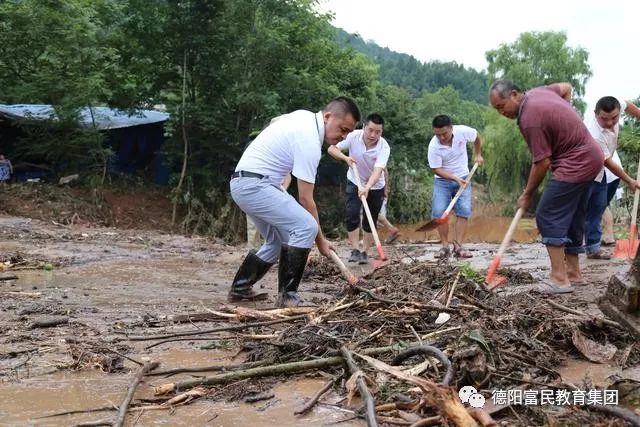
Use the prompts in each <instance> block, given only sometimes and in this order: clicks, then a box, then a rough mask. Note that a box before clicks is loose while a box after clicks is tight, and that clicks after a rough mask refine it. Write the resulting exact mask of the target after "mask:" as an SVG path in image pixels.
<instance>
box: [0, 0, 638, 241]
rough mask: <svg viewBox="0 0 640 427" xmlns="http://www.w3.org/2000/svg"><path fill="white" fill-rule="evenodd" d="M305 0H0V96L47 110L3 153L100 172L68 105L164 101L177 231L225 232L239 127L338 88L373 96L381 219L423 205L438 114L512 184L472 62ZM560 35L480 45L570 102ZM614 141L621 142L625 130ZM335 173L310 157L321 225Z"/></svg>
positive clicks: (499, 181)
mask: <svg viewBox="0 0 640 427" xmlns="http://www.w3.org/2000/svg"><path fill="white" fill-rule="evenodd" d="M314 5H315V1H314V0H246V1H242V2H240V1H233V0H210V1H205V2H203V1H196V0H185V1H180V2H174V1H168V0H152V1H143V0H124V1H115V0H68V1H61V0H23V1H4V2H0V85H1V87H2V88H3V90H2V91H1V92H0V102H2V103H47V104H52V105H53V106H54V108H55V111H56V115H57V117H58V119H59V121H57V122H55V123H53V122H51V123H44V124H43V126H41V127H38V128H35V127H29V129H28V131H27V132H26V134H27V137H26V138H25V140H24V141H21V143H20V144H19V147H17V148H16V150H17V151H16V153H13V154H15V155H14V156H13V157H14V158H15V157H16V156H17V157H19V158H21V159H22V160H26V161H28V160H30V159H32V160H34V161H35V160H36V159H39V160H40V161H42V160H44V161H46V162H50V163H51V164H53V165H55V166H56V167H58V168H60V170H64V169H65V168H67V169H68V170H73V169H74V168H76V169H77V168H81V169H82V170H88V171H90V173H91V175H92V176H93V181H95V182H101V181H102V179H104V176H103V174H104V170H105V169H104V166H105V164H106V163H107V162H108V160H109V158H110V156H111V155H112V153H111V152H110V151H109V150H108V149H106V148H104V146H103V144H102V139H101V135H100V133H99V132H98V131H96V130H95V129H93V130H90V131H80V130H78V127H77V125H76V123H77V115H78V111H79V110H80V109H81V108H84V107H93V106H102V105H108V106H112V107H122V108H126V109H131V110H133V109H136V108H140V107H145V108H148V107H151V106H153V105H156V104H164V105H165V106H166V108H167V110H168V111H169V112H170V114H171V117H172V119H171V121H170V122H169V123H168V124H167V126H166V130H167V137H168V142H167V145H166V155H167V157H168V159H169V161H170V167H171V170H172V171H173V173H174V175H173V177H172V184H175V183H176V182H177V181H178V172H179V171H180V170H181V168H182V164H183V161H184V160H185V159H184V158H183V155H184V154H183V153H184V152H185V147H186V148H187V150H186V152H187V158H186V161H187V169H186V177H185V180H184V185H183V186H182V187H181V191H180V192H179V194H176V197H177V200H179V201H180V205H181V211H182V212H183V213H184V218H183V222H182V227H183V231H184V232H188V233H192V232H197V233H206V234H215V235H219V236H224V237H225V238H227V239H228V240H232V239H233V238H234V236H233V235H232V234H233V233H234V232H238V231H241V230H243V229H244V225H243V224H244V221H243V215H242V214H241V212H240V211H239V210H238V208H237V207H236V206H235V204H233V202H232V201H231V199H230V198H229V194H228V179H229V174H230V173H231V171H232V170H233V168H234V167H235V165H236V163H237V161H238V159H239V158H240V156H241V154H242V152H243V150H244V148H245V146H246V143H247V142H248V140H249V135H250V134H251V133H252V132H255V131H256V130H260V129H262V128H263V127H264V126H265V125H266V124H267V123H268V122H269V120H270V119H271V118H273V117H274V116H277V115H280V114H283V113H287V112H290V111H293V110H295V109H300V108H304V109H308V110H316V111H317V110H319V109H320V108H322V107H323V106H324V104H325V103H326V102H327V101H328V100H329V99H330V98H332V97H334V96H336V95H349V96H352V97H354V98H355V99H356V100H357V101H358V103H359V105H360V106H361V108H362V110H363V111H362V112H363V114H365V115H366V114H368V113H371V112H374V111H375V112H379V113H381V114H382V115H383V117H384V118H385V120H386V123H387V124H386V126H385V133H384V136H385V138H386V139H387V140H388V141H389V142H390V144H391V146H392V154H391V160H390V163H389V169H390V173H391V192H392V193H391V194H392V195H391V198H390V201H389V215H390V217H391V218H392V219H393V220H394V221H397V222H414V221H422V220H424V218H426V217H428V214H429V211H430V208H431V188H432V185H433V174H432V172H431V170H430V169H429V167H428V165H427V146H428V142H429V140H430V138H431V136H432V129H431V121H432V119H433V117H434V116H435V115H437V114H448V115H450V116H452V118H453V119H454V121H455V123H458V124H465V125H468V126H472V127H474V128H476V129H478V130H479V131H480V134H481V138H482V140H483V143H484V144H485V150H483V151H484V153H485V158H486V159H487V164H488V167H487V168H482V169H481V170H480V171H479V173H478V174H477V175H476V180H478V181H480V182H489V183H491V185H490V186H489V187H490V188H492V189H495V190H496V192H498V193H500V194H504V195H505V196H508V195H510V194H514V193H518V192H519V191H520V189H521V188H522V185H523V184H522V183H523V180H525V179H526V173H527V171H528V157H527V152H526V147H525V146H524V143H523V142H522V141H521V140H520V139H519V137H518V134H517V130H516V129H515V127H514V125H513V123H509V122H508V121H506V120H504V119H501V118H499V117H498V116H497V115H496V114H495V113H492V112H488V111H487V110H488V107H487V106H486V92H487V85H488V81H489V79H488V76H487V75H486V74H485V73H484V72H477V71H475V70H472V69H468V68H465V67H463V66H462V65H460V64H456V63H442V62H437V61H435V62H430V63H427V64H423V63H420V62H419V61H417V60H416V59H415V58H413V57H411V56H409V55H404V54H398V53H395V52H392V51H390V50H388V49H383V48H380V47H379V46H377V45H375V44H374V43H365V42H364V41H363V40H362V39H360V38H359V37H358V36H353V35H348V34H346V33H344V32H342V31H341V30H337V31H336V30H335V29H334V28H332V27H331V26H330V24H329V17H328V16H326V15H321V14H318V13H317V12H316V11H315V8H314ZM565 44H566V36H565V35H564V34H563V33H525V34H523V35H522V36H521V37H520V39H518V41H517V42H516V43H514V44H512V45H502V46H500V47H499V48H498V49H496V50H495V51H490V52H488V53H487V58H488V59H489V63H490V69H489V71H490V74H491V77H492V78H493V77H496V76H508V77H511V78H513V79H515V80H517V81H519V83H521V84H523V85H524V86H533V85H537V84H543V83H548V82H551V81H560V80H563V81H569V82H572V83H573V84H574V88H575V94H576V100H577V101H578V102H579V101H580V97H581V96H582V95H583V93H584V83H585V82H586V79H587V78H588V76H589V75H590V71H589V68H588V65H586V59H587V55H586V52H585V51H584V50H582V49H570V48H568V47H566V45H565ZM25 129H26V128H25ZM625 132H627V131H626V129H625ZM625 135H626V133H623V139H625V138H626V136H625ZM625 141H627V139H625ZM629 141H630V142H628V143H627V145H626V146H625V147H627V148H625V150H632V149H631V148H630V147H632V145H633V144H635V142H633V141H635V140H634V139H633V138H631V137H630V139H629ZM185 144H186V146H185ZM633 150H636V148H634V149H633ZM625 155H626V152H625ZM324 157H326V156H324ZM344 174H345V169H344V165H341V164H339V163H337V162H334V161H333V160H331V159H326V158H323V160H322V161H321V167H320V170H319V178H318V189H317V190H318V191H317V194H316V198H317V202H318V205H319V206H320V215H321V222H322V223H323V227H324V228H325V231H327V232H329V234H330V235H338V234H340V232H341V231H340V230H341V224H342V217H343V193H342V191H343V190H342V187H343V182H344Z"/></svg>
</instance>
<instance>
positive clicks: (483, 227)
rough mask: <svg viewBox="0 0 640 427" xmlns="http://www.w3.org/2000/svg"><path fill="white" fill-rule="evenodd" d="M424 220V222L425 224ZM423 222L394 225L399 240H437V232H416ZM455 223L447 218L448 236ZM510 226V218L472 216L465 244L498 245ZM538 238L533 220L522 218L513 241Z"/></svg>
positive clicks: (529, 240)
mask: <svg viewBox="0 0 640 427" xmlns="http://www.w3.org/2000/svg"><path fill="white" fill-rule="evenodd" d="M427 221H428V219H425V221H424V222H427ZM424 222H421V223H419V224H400V225H396V227H398V229H399V230H400V232H401V233H402V237H401V239H406V240H437V239H439V237H438V232H437V230H434V231H430V232H428V233H424V232H418V231H416V228H418V227H420V226H422V225H423V224H424ZM455 222H456V218H455V216H453V215H452V216H451V217H450V218H449V236H453V230H454V224H455ZM510 224H511V218H507V217H490V216H489V217H487V216H475V217H474V216H472V217H471V218H470V219H469V222H468V224H467V229H466V238H465V240H466V241H467V242H476V243H477V242H494V243H499V242H501V241H502V239H503V238H504V234H505V233H506V232H507V229H508V228H509V225H510ZM387 234H388V233H387V231H386V230H384V231H381V232H380V235H381V238H382V239H383V240H384V239H386V238H387ZM537 237H538V230H537V229H536V225H535V220H534V219H532V218H524V219H522V220H520V222H519V223H518V228H517V229H516V231H515V233H514V235H513V240H514V241H516V242H519V243H524V242H533V241H535V240H536V239H537Z"/></svg>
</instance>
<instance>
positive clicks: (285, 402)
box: [0, 372, 364, 427]
mask: <svg viewBox="0 0 640 427" xmlns="http://www.w3.org/2000/svg"><path fill="white" fill-rule="evenodd" d="M131 375H132V374H129V375H107V374H102V373H99V372H75V373H56V374H53V375H50V376H48V377H40V378H38V379H30V380H25V381H22V382H20V383H15V384H4V385H2V386H0V425H3V426H4V425H7V426H9V425H12V426H13V425H37V426H67V425H72V424H76V423H80V422H88V421H96V420H101V419H110V420H112V419H114V418H115V415H116V413H115V411H103V412H95V413H90V414H74V415H64V416H60V417H55V418H46V419H35V418H36V417H39V416H42V415H47V414H52V413H56V412H63V411H72V410H81V409H90V408H99V407H105V406H110V405H112V404H115V405H119V404H120V402H121V401H122V399H123V398H124V396H125V395H126V392H127V388H128V384H129V380H130V378H131ZM147 381H148V382H146V383H143V384H140V385H139V387H138V390H137V393H136V397H141V396H144V397H150V396H151V395H152V393H151V387H152V385H153V384H155V383H162V382H168V381H167V380H160V379H157V378H153V379H149V380H147ZM324 382H325V380H322V379H300V380H293V381H288V382H287V383H286V384H280V385H278V386H276V387H274V388H273V390H272V391H273V393H274V395H275V397H273V398H272V399H269V400H265V401H260V402H256V403H252V404H247V403H242V402H225V401H219V402H212V401H207V400H204V399H203V400H200V401H197V402H194V403H192V404H190V405H186V406H181V407H176V408H174V409H173V410H151V411H143V413H142V414H141V415H140V413H139V411H132V412H130V415H129V417H130V418H129V420H130V421H129V422H131V420H133V419H135V418H137V417H138V416H140V418H139V419H138V421H137V424H136V425H140V426H200V425H202V426H204V425H207V426H246V425H250V426H251V425H254V426H265V427H270V426H273V427H281V426H297V425H302V424H306V425H308V426H322V425H327V424H329V423H333V422H338V421H341V420H343V419H347V418H351V416H350V414H348V413H344V412H341V411H338V410H334V409H332V408H330V407H326V406H322V405H319V406H316V408H314V409H313V410H312V411H311V412H310V413H309V414H307V415H305V416H302V417H299V416H296V415H293V412H294V410H295V409H297V408H298V407H299V406H301V405H302V404H304V402H305V401H306V399H308V398H310V397H311V396H313V395H314V394H315V393H316V392H317V390H319V389H320V388H321V387H322V386H323V384H324ZM323 400H326V401H331V402H335V401H336V400H337V397H336V396H333V395H331V394H328V395H326V396H325V398H323ZM340 425H341V426H347V427H350V426H362V425H364V423H363V422H361V421H358V420H352V421H347V422H341V423H340Z"/></svg>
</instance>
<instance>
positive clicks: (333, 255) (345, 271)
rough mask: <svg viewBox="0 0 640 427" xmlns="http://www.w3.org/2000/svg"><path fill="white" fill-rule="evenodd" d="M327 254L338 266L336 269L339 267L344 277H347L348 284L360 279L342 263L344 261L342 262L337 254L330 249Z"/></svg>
mask: <svg viewBox="0 0 640 427" xmlns="http://www.w3.org/2000/svg"><path fill="white" fill-rule="evenodd" d="M329 256H330V257H331V260H332V261H333V262H334V263H335V264H336V265H337V266H338V269H340V272H341V273H342V275H343V276H344V278H345V279H347V282H349V284H350V285H355V284H356V283H358V281H359V280H360V279H358V277H357V276H356V275H355V274H353V273H352V272H351V270H349V269H348V268H347V266H346V265H344V262H342V260H341V259H340V257H339V256H338V254H336V253H335V252H334V251H333V250H331V252H329Z"/></svg>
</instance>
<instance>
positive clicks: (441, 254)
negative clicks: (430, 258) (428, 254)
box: [436, 248, 451, 259]
mask: <svg viewBox="0 0 640 427" xmlns="http://www.w3.org/2000/svg"><path fill="white" fill-rule="evenodd" d="M450 253H451V250H450V249H449V248H440V250H439V251H438V253H437V254H436V258H439V259H447V258H449V254H450Z"/></svg>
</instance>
